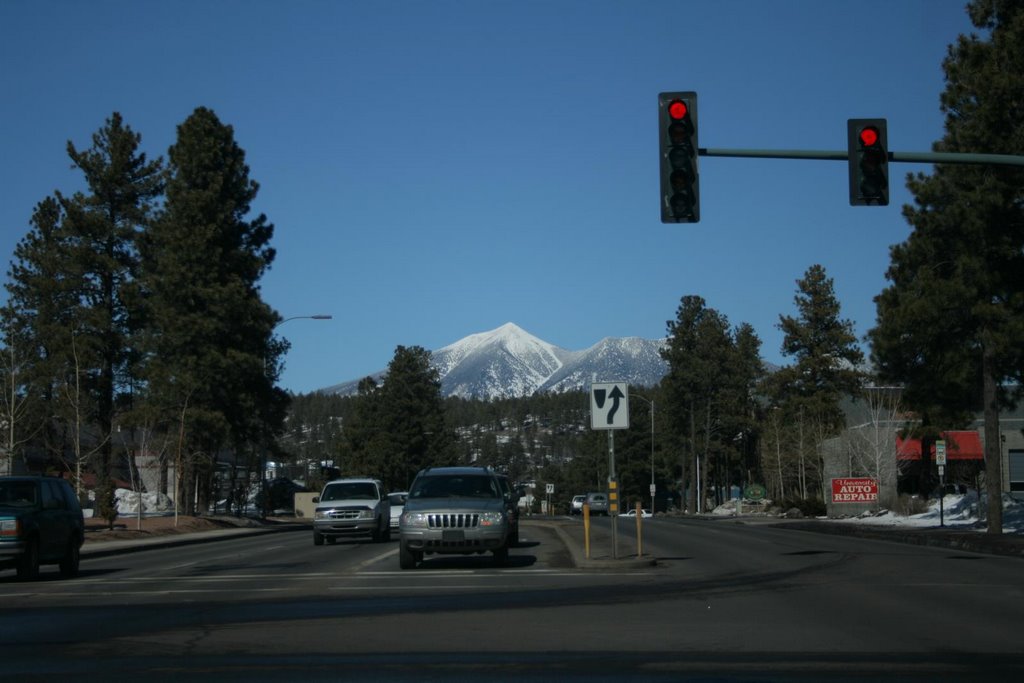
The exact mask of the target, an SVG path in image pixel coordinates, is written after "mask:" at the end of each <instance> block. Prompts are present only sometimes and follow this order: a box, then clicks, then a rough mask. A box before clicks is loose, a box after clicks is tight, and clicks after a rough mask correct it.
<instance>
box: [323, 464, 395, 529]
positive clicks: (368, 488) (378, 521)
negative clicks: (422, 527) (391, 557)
mask: <svg viewBox="0 0 1024 683" xmlns="http://www.w3.org/2000/svg"><path fill="white" fill-rule="evenodd" d="M313 503H314V504H315V505H316V508H315V510H314V511H313V545H323V544H324V541H327V542H328V543H334V542H336V541H337V540H338V539H339V538H354V537H360V536H369V537H370V538H372V539H373V540H374V541H388V540H391V505H390V503H389V502H388V496H387V494H386V493H384V484H382V483H381V482H380V481H379V480H377V479H367V478H348V479H335V480H334V481H329V482H327V484H325V485H324V488H323V491H321V492H320V495H319V496H317V497H316V498H314V499H313Z"/></svg>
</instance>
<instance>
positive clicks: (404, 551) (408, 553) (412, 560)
mask: <svg viewBox="0 0 1024 683" xmlns="http://www.w3.org/2000/svg"><path fill="white" fill-rule="evenodd" d="M398 566H399V567H401V568H402V569H415V568H416V553H414V552H413V551H412V550H410V549H409V546H408V545H406V544H405V543H401V542H399V544H398Z"/></svg>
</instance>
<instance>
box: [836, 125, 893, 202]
mask: <svg viewBox="0 0 1024 683" xmlns="http://www.w3.org/2000/svg"><path fill="white" fill-rule="evenodd" d="M846 139H847V147H848V150H849V154H850V206H888V205H889V140H888V137H887V135H886V129H885V119H850V120H848V121H847V122H846Z"/></svg>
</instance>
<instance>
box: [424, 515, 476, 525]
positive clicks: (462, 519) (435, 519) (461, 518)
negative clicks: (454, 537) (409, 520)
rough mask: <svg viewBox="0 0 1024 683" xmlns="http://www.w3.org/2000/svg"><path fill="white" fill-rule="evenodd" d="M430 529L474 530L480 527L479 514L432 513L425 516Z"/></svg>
mask: <svg viewBox="0 0 1024 683" xmlns="http://www.w3.org/2000/svg"><path fill="white" fill-rule="evenodd" d="M427 526H429V527H430V528H431V529H475V528H476V527H478V526H480V513H478V512H466V513H434V514H430V515H427Z"/></svg>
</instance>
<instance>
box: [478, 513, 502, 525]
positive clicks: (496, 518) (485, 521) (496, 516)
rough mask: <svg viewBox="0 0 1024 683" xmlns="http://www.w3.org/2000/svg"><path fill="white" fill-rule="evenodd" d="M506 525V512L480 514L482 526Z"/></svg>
mask: <svg viewBox="0 0 1024 683" xmlns="http://www.w3.org/2000/svg"><path fill="white" fill-rule="evenodd" d="M504 523H505V513H504V512H481V513H480V526H495V525H497V524H504Z"/></svg>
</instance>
